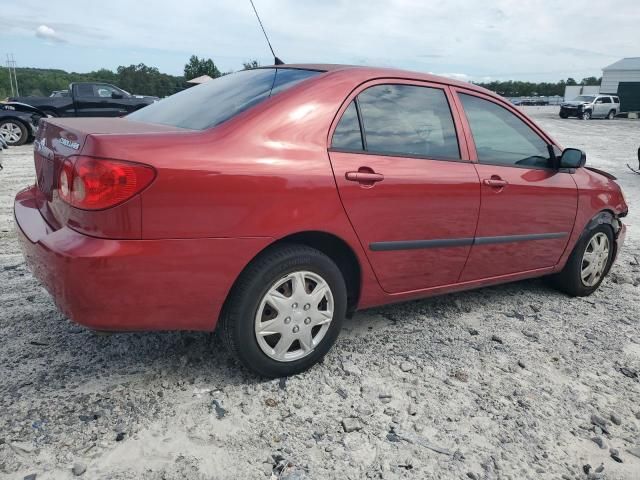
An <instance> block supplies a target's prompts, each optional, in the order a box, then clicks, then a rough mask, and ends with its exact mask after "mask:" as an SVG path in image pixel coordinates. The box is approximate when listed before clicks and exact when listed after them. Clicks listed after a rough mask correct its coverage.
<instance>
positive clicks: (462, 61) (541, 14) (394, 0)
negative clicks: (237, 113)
mask: <svg viewBox="0 0 640 480" xmlns="http://www.w3.org/2000/svg"><path fill="white" fill-rule="evenodd" d="M5 3H6V2H5ZM86 4H87V2H86V0H57V1H56V2H43V1H42V0H21V1H20V2H8V3H7V5H3V9H2V12H1V13H0V17H3V18H0V20H4V19H5V18H6V19H11V20H10V21H5V22H0V24H2V31H0V38H2V36H3V33H5V32H7V31H9V32H10V33H11V32H18V33H19V34H21V35H22V34H24V33H25V31H24V30H19V31H18V28H19V25H16V23H15V22H19V21H21V22H23V24H25V23H30V25H31V26H30V27H29V30H28V33H26V34H28V35H33V31H34V29H35V28H36V27H37V26H38V25H39V24H40V23H41V22H43V21H44V20H43V19H46V24H45V25H40V26H39V27H38V30H37V31H36V35H38V37H40V38H45V39H47V40H48V41H53V42H58V43H59V45H60V48H63V46H62V43H61V42H64V41H65V40H66V41H67V45H69V46H70V47H73V46H80V47H82V48H83V53H82V54H80V53H79V52H78V51H77V50H76V51H75V55H74V60H75V61H76V62H80V61H82V62H84V63H87V64H88V65H92V66H93V65H95V64H96V63H97V60H96V52H98V51H105V52H107V51H108V53H109V55H110V58H120V57H122V56H123V55H124V54H123V52H139V59H140V61H144V62H146V63H151V62H153V60H151V58H152V53H150V50H153V51H154V52H155V53H154V54H153V55H154V56H153V58H155V59H156V61H157V59H160V58H161V57H162V56H164V57H163V58H166V59H168V60H167V62H166V63H164V64H163V65H165V66H164V67H163V68H164V69H166V70H167V71H170V72H171V73H177V72H179V71H181V70H182V66H183V62H186V59H187V58H188V56H189V55H191V54H197V55H198V56H205V57H211V58H213V59H214V61H215V62H216V64H217V65H219V67H220V68H221V69H222V70H230V69H237V68H239V67H240V66H241V64H242V61H246V60H249V59H253V58H255V59H258V60H259V61H260V62H261V63H263V64H265V63H268V62H271V61H273V59H272V58H271V54H270V52H269V50H268V47H267V45H266V43H265V41H264V38H263V37H262V32H261V31H260V27H259V26H258V24H257V21H256V19H255V16H254V14H253V10H252V9H251V5H250V4H249V2H248V1H246V0H241V1H238V0H216V1H215V2H212V1H211V0H182V2H181V3H180V8H176V3H175V0H154V2H153V8H149V6H148V2H131V1H130V0H112V1H111V2H110V3H109V8H108V9H107V10H105V11H101V12H100V15H99V20H97V17H96V16H95V13H94V11H93V9H90V8H86ZM255 4H256V8H257V9H258V11H259V13H260V15H261V17H262V21H263V23H264V26H265V29H266V30H267V33H268V34H269V36H270V38H271V43H272V44H273V47H274V49H275V51H276V53H277V55H278V56H279V57H280V58H282V59H283V60H285V61H287V62H328V63H357V64H367V65H380V66H391V67H399V68H406V69H410V70H418V71H422V72H427V71H432V72H464V74H466V75H468V77H469V78H470V79H472V80H479V79H482V78H484V77H491V78H493V79H496V80H501V79H526V80H533V81H541V80H555V81H557V80H559V79H561V78H567V77H569V76H571V77H575V78H578V79H579V78H582V77H583V76H589V75H597V76H599V75H600V74H601V68H602V67H603V66H605V65H608V64H610V63H613V62H614V61H616V60H618V59H619V58H621V57H625V56H637V55H638V49H637V43H638V42H637V41H636V38H637V25H638V22H637V19H638V4H637V0H612V2H611V5H610V6H609V7H610V8H606V9H604V10H603V9H602V1H601V0H583V2H582V3H581V5H580V8H576V6H575V5H574V4H573V3H572V2H557V1H556V0H537V1H533V0H524V1H513V0H485V1H484V2H471V1H469V0H447V1H446V2H424V1H421V0H368V1H367V2H363V1H360V2H354V1H349V0H330V1H326V2H319V1H313V2H312V1H307V2H301V1H299V0H256V1H255ZM69 12H73V15H72V16H70V15H69ZM567 22H570V24H571V25H573V26H575V25H598V28H597V29H590V30H589V34H588V35H576V30H575V28H568V27H567V25H568V23H567ZM7 26H8V28H7ZM159 26H162V27H159ZM612 32H615V35H613V34H612ZM60 33H63V35H62V36H61V35H60ZM5 34H6V33H5ZM63 38H64V40H63ZM145 49H147V51H145ZM16 53H18V54H19V53H20V52H19V51H18V52H16ZM85 56H86V58H85ZM182 56H184V58H185V59H184V61H181V60H178V59H180V58H182ZM98 60H100V59H98ZM115 61H118V60H115ZM62 66H63V65H61V67H62Z"/></svg>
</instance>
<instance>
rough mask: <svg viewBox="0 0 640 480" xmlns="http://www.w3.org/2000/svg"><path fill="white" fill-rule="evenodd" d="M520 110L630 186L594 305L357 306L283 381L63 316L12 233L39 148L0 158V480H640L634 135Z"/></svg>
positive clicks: (191, 338) (511, 288) (530, 297)
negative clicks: (328, 348)
mask: <svg viewBox="0 0 640 480" xmlns="http://www.w3.org/2000/svg"><path fill="white" fill-rule="evenodd" d="M527 111H528V112H529V113H530V114H531V115H532V116H533V117H534V118H536V119H537V121H538V122H539V123H540V124H541V125H542V126H543V127H544V128H546V129H547V131H549V132H550V133H551V134H552V135H554V136H555V137H556V138H557V139H558V141H560V142H561V143H562V144H563V145H564V146H572V147H578V148H582V149H584V150H585V151H586V152H587V158H588V164H590V165H593V166H596V167H599V168H603V169H605V170H607V171H609V172H611V173H613V174H614V175H616V176H618V177H619V182H620V184H621V185H622V186H623V188H624V190H625V193H626V195H627V198H628V202H629V205H630V209H631V212H630V214H629V216H628V218H627V219H626V223H627V224H628V226H629V231H628V235H627V244H626V246H625V248H624V250H623V251H622V253H621V256H620V258H619V261H618V263H617V265H616V266H615V267H614V268H613V271H612V273H611V275H610V276H609V277H608V278H607V279H606V280H605V282H604V283H603V285H602V286H601V288H600V289H599V291H597V292H596V293H595V294H594V295H592V296H591V297H588V298H582V299H580V298H568V297H566V296H564V295H562V294H560V293H558V292H556V291H554V290H551V289H549V288H548V287H546V286H545V284H544V283H543V282H542V281H540V280H533V281H524V282H518V283H513V284H509V285H504V286H499V287H493V288H486V289H483V290H477V291H473V292H464V293H459V294H452V295H447V296H443V297H439V298H433V299H428V300H423V301H415V302H410V303H406V304H402V305H396V306H389V307H385V308H379V309H374V310H369V311H365V312H361V313H358V314H357V315H356V316H355V318H354V319H352V320H350V321H348V322H347V323H346V328H345V330H344V332H343V334H342V336H341V337H340V339H339V341H338V343H337V344H336V346H335V348H334V349H333V351H332V352H331V353H330V354H329V355H328V356H327V357H326V359H325V360H324V362H323V364H321V365H319V366H317V367H315V368H313V369H312V370H310V371H308V372H306V373H304V374H302V375H297V376H295V377H291V378H287V379H281V380H275V381H263V380H260V379H258V378H256V377H253V376H251V375H250V374H248V373H247V372H245V371H244V370H242V369H240V367H239V366H238V365H236V364H235V363H234V361H233V360H232V359H231V358H230V357H229V356H228V355H227V354H226V353H225V352H223V351H222V350H221V346H220V343H219V342H218V340H217V339H216V337H215V336H214V335H210V334H204V333H188V332H187V333H148V334H116V335H110V336H104V335H98V334H96V333H93V332H91V331H88V330H85V329H84V328H81V327H78V326H76V325H74V324H72V323H71V322H69V321H68V320H67V319H66V318H65V317H64V316H63V315H61V314H60V313H58V312H57V311H56V308H55V306H54V304H53V302H52V300H51V298H50V297H49V295H48V294H47V293H46V292H45V291H44V290H43V289H42V288H41V287H40V286H39V285H38V283H37V282H36V281H35V280H34V279H33V277H32V276H31V274H30V273H29V271H28V270H27V269H26V267H25V264H24V261H23V258H22V256H21V254H20V252H19V249H18V244H17V241H16V235H15V232H14V220H13V213H12V203H13V197H14V195H15V193H16V192H17V191H18V190H19V189H20V188H22V187H23V186H25V185H27V184H29V183H31V182H32V181H33V178H34V172H33V163H32V153H31V147H30V146H25V147H21V148H13V149H11V150H10V151H9V152H8V153H3V154H0V156H2V160H3V163H4V170H2V171H0V287H1V288H0V338H1V339H2V340H1V342H2V343H1V345H2V346H1V347H0V478H8V479H23V478H36V479H37V480H41V479H58V478H60V479H69V478H75V475H76V474H80V475H81V478H91V479H102V478H107V479H137V478H142V479H182V478H189V479H278V478H279V479H288V480H294V479H297V480H300V479H332V478H337V479H360V478H385V479H395V478H414V479H425V478H434V479H513V480H516V479H536V480H537V479H547V478H549V479H558V478H564V479H587V478H607V479H640V379H639V378H638V374H639V373H640V300H639V299H638V296H639V294H640V265H639V261H640V176H639V175H634V174H632V173H631V172H629V171H628V170H627V169H626V167H625V164H626V163H627V162H628V163H631V164H633V165H637V160H636V151H637V149H638V147H639V146H640V121H631V120H614V121H602V120H592V121H588V122H584V121H578V120H561V119H559V118H558V117H557V108H554V107H531V108H528V109H527ZM345 430H349V432H345ZM598 443H600V444H601V446H602V448H601V446H599V445H598ZM612 452H613V456H612ZM616 452H617V455H616ZM613 457H617V458H618V459H619V460H620V461H621V462H622V463H619V462H617V461H616V460H615V459H614V458H613ZM587 464H589V465H591V470H589V469H586V470H587V471H588V472H589V473H588V474H587V473H585V468H584V466H585V465H587ZM600 466H602V467H604V470H602V471H600V472H596V470H597V469H598V467H600ZM85 470H86V471H85ZM29 475H33V476H32V477H29Z"/></svg>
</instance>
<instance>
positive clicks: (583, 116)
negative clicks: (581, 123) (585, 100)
mask: <svg viewBox="0 0 640 480" xmlns="http://www.w3.org/2000/svg"><path fill="white" fill-rule="evenodd" d="M582 118H584V119H585V120H589V119H590V118H591V113H589V112H584V113H583V114H582Z"/></svg>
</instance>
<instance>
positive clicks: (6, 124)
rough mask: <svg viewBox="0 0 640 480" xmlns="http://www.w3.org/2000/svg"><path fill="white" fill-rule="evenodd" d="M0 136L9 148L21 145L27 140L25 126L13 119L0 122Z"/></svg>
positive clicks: (27, 135) (27, 134)
mask: <svg viewBox="0 0 640 480" xmlns="http://www.w3.org/2000/svg"><path fill="white" fill-rule="evenodd" d="M0 135H1V136H2V138H3V139H4V141H5V142H7V144H8V145H9V146H18V145H23V144H24V143H25V142H26V141H27V140H28V139H29V133H28V131H27V127H26V125H24V124H23V123H22V122H20V121H18V120H13V119H8V120H2V121H0Z"/></svg>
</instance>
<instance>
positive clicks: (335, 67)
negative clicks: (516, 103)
mask: <svg viewBox="0 0 640 480" xmlns="http://www.w3.org/2000/svg"><path fill="white" fill-rule="evenodd" d="M260 68H292V69H300V70H317V71H319V72H338V71H349V70H351V71H357V72H359V73H361V74H362V75H363V76H368V77H370V78H381V77H392V78H405V79H411V80H422V81H425V82H434V83H444V84H446V85H454V86H458V87H463V88H468V89H470V90H475V91H478V92H482V93H486V94H490V95H492V96H497V95H496V94H495V93H494V92H491V91H490V90H487V89H486V88H482V87H479V86H477V85H474V84H473V83H470V82H465V81H461V80H455V79H453V78H449V77H443V76H440V75H434V74H432V73H423V72H413V71H410V70H402V69H398V68H389V67H371V66H367V65H341V64H335V63H289V64H284V65H268V66H267V65H265V66H264V67H260Z"/></svg>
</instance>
